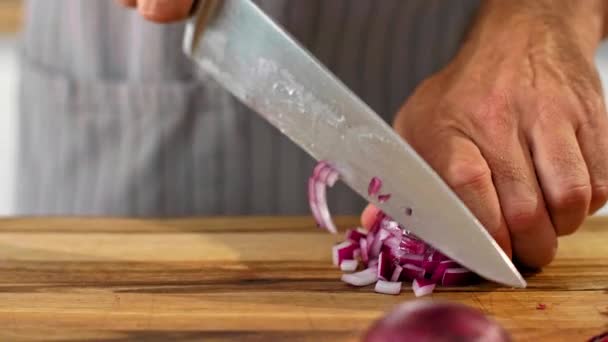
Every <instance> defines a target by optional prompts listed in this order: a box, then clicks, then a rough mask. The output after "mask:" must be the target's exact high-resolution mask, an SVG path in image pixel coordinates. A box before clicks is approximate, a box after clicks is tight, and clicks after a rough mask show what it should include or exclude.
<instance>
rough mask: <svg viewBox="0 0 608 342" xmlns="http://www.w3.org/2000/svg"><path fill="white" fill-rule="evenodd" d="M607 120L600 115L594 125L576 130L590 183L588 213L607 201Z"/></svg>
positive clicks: (603, 115)
mask: <svg viewBox="0 0 608 342" xmlns="http://www.w3.org/2000/svg"><path fill="white" fill-rule="evenodd" d="M607 132H608V119H606V116H605V114H602V117H601V119H600V120H599V122H597V123H596V124H594V125H585V126H582V127H581V128H579V130H578V134H577V135H578V141H579V144H580V148H581V152H582V154H583V158H584V159H585V163H586V164H587V170H588V172H589V178H590V183H591V203H590V205H589V213H594V212H596V211H597V210H598V209H600V208H601V207H602V206H603V205H604V204H606V200H607V199H608V134H607Z"/></svg>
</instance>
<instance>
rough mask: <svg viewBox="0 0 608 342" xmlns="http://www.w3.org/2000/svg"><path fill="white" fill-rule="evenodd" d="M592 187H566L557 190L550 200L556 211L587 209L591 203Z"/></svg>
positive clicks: (584, 185)
mask: <svg viewBox="0 0 608 342" xmlns="http://www.w3.org/2000/svg"><path fill="white" fill-rule="evenodd" d="M591 196H592V190H591V185H589V184H583V185H564V186H561V187H559V188H557V189H556V190H555V193H554V194H553V195H552V196H551V198H550V199H549V201H550V203H551V206H552V207H553V208H554V209H557V210H560V209H569V208H580V207H586V206H587V205H588V204H589V202H590V201H591Z"/></svg>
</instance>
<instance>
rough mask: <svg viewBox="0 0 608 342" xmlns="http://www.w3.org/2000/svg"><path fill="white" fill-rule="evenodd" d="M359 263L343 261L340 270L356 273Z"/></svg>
mask: <svg viewBox="0 0 608 342" xmlns="http://www.w3.org/2000/svg"><path fill="white" fill-rule="evenodd" d="M357 266H359V262H358V261H357V260H342V262H341V263H340V270H342V271H343V272H354V271H356V270H357Z"/></svg>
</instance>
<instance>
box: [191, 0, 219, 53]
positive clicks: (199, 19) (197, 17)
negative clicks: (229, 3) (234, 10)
mask: <svg viewBox="0 0 608 342" xmlns="http://www.w3.org/2000/svg"><path fill="white" fill-rule="evenodd" d="M221 1H222V0H195V1H194V4H193V5H192V9H191V14H192V16H193V20H194V37H193V38H194V40H193V44H194V46H192V48H193V49H196V45H198V42H199V39H198V38H199V37H200V36H202V35H203V33H204V32H205V26H207V23H208V22H209V20H211V18H212V17H213V15H214V14H215V13H216V10H217V8H218V5H219V3H220V2H221Z"/></svg>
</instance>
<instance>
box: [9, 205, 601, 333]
mask: <svg viewBox="0 0 608 342" xmlns="http://www.w3.org/2000/svg"><path fill="white" fill-rule="evenodd" d="M338 222H339V225H340V226H342V227H347V226H349V225H354V224H356V223H357V221H356V219H355V218H350V217H342V218H339V219H338ZM338 240H339V237H335V236H331V235H329V234H326V233H324V232H322V231H320V230H318V229H317V228H315V227H314V226H313V222H312V220H310V219H309V218H307V217H241V218H229V217H219V218H218V217H215V218H193V219H181V220H129V219H103V218H98V219H96V218H73V219H62V218H26V219H5V220H0V326H1V327H2V328H3V329H0V340H2V341H7V340H9V341H11V340H40V341H78V340H107V341H131V340H146V341H166V340H179V341H200V340H203V341H356V340H357V336H358V334H359V333H360V332H361V331H362V330H363V329H365V327H366V326H368V325H369V324H370V323H371V322H372V321H373V320H374V319H376V318H377V317H379V316H380V315H382V314H383V313H384V312H385V311H386V310H388V309H390V308H391V307H392V306H394V305H395V304H397V303H400V302H402V301H405V300H411V299H413V298H414V297H413V296H412V294H411V293H410V291H409V290H407V289H405V290H404V292H403V293H402V294H401V295H399V296H386V295H379V294H376V293H374V292H373V289H372V288H371V287H369V288H352V287H349V286H347V285H345V284H343V283H341V282H340V281H339V276H340V272H339V271H337V270H335V269H334V268H333V267H332V266H331V261H330V254H329V250H330V247H331V245H332V244H333V243H335V242H336V241H338ZM606 246H608V220H606V219H592V220H590V221H589V222H588V223H587V224H586V225H585V227H584V228H583V229H582V230H581V231H580V232H579V233H578V234H575V235H573V236H570V237H566V238H564V239H562V240H561V241H560V250H559V252H558V256H557V259H556V261H555V262H554V263H553V264H552V265H551V266H550V267H547V268H546V269H545V270H543V271H542V272H540V273H535V274H533V273H527V279H528V282H529V287H528V288H527V289H525V290H518V289H509V288H503V287H500V286H497V285H494V284H489V283H481V284H478V285H476V286H471V287H466V288H443V289H439V290H438V291H437V292H436V293H434V294H433V296H432V298H429V300H452V301H458V302H461V303H465V304H468V305H471V306H473V307H477V308H479V309H481V310H483V311H484V312H486V313H487V314H489V315H492V316H494V317H495V318H496V319H497V320H499V321H500V322H501V324H503V325H504V326H505V327H506V328H507V329H508V330H509V331H510V332H511V333H512V335H513V336H514V337H515V340H516V341H584V340H585V339H586V338H588V337H590V336H592V335H595V334H598V333H600V332H601V331H603V330H608V248H607V247H606ZM538 303H544V304H546V305H547V308H546V309H545V310H537V309H536V306H537V304H538Z"/></svg>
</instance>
